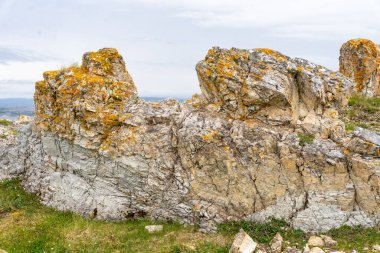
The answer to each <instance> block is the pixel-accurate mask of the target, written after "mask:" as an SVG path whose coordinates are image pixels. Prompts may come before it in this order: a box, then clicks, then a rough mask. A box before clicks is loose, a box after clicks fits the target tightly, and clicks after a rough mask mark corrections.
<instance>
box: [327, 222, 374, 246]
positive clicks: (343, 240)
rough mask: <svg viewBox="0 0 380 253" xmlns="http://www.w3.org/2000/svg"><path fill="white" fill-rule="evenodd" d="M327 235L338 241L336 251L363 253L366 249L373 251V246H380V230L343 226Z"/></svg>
mask: <svg viewBox="0 0 380 253" xmlns="http://www.w3.org/2000/svg"><path fill="white" fill-rule="evenodd" d="M327 234H328V235H329V236H331V237H332V238H334V239H335V240H336V241H338V245H337V246H336V249H341V250H346V251H349V250H350V249H356V250H357V251H359V252H363V251H364V250H363V249H364V248H369V249H372V246H373V245H375V244H380V229H379V228H365V227H361V226H356V227H349V226H343V227H340V228H337V229H332V230H330V231H329V232H328V233H327Z"/></svg>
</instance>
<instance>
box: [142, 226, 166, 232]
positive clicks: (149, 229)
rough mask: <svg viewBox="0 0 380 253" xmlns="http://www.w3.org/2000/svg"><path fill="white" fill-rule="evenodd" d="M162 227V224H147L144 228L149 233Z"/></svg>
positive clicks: (160, 229) (158, 230)
mask: <svg viewBox="0 0 380 253" xmlns="http://www.w3.org/2000/svg"><path fill="white" fill-rule="evenodd" d="M163 229H164V226H162V225H149V226H145V230H146V231H148V232H149V233H156V232H160V231H162V230H163Z"/></svg>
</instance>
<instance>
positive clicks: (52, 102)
mask: <svg viewBox="0 0 380 253" xmlns="http://www.w3.org/2000/svg"><path fill="white" fill-rule="evenodd" d="M43 77H44V80H43V81H39V82H37V83H36V89H35V95H34V100H35V123H36V125H37V127H38V128H40V129H44V130H50V131H52V132H59V133H61V134H65V136H66V137H70V135H71V134H72V127H73V125H75V124H74V123H78V122H80V123H82V125H83V126H89V124H93V125H98V130H99V131H100V132H103V133H106V132H107V131H108V130H109V129H110V128H111V127H112V126H114V125H117V124H118V119H119V113H122V112H123V110H124V108H125V107H128V106H130V104H133V103H135V102H136V101H137V99H138V96H137V90H136V87H135V85H134V83H133V80H132V77H131V76H130V75H129V73H128V71H127V70H126V68H125V63H124V61H123V58H122V56H121V55H120V54H119V53H118V52H117V50H116V49H112V48H104V49H101V50H99V51H97V52H88V53H85V54H84V56H83V62H82V66H81V67H78V66H70V67H65V68H62V69H60V70H56V71H47V72H45V73H44V74H43Z"/></svg>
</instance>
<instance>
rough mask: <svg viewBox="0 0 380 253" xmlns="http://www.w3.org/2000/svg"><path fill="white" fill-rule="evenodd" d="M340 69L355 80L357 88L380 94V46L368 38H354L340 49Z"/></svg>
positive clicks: (364, 92)
mask: <svg viewBox="0 0 380 253" xmlns="http://www.w3.org/2000/svg"><path fill="white" fill-rule="evenodd" d="M339 71H340V72H341V73H343V74H344V75H345V76H347V77H349V78H351V79H352V80H354V81H355V83H356V85H355V90H356V91H358V92H361V93H363V94H364V95H366V96H371V97H372V96H379V95H380V47H379V45H376V44H375V43H374V42H372V41H370V40H367V39H353V40H349V41H347V42H346V43H344V44H343V46H342V47H341V49H340V58H339Z"/></svg>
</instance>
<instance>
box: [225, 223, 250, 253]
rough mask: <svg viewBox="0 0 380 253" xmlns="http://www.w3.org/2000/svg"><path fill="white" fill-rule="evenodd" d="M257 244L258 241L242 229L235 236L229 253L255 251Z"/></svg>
mask: <svg viewBox="0 0 380 253" xmlns="http://www.w3.org/2000/svg"><path fill="white" fill-rule="evenodd" d="M256 246H257V243H256V242H254V241H253V240H252V238H251V237H250V236H249V235H248V234H247V233H246V232H244V230H243V229H240V231H239V233H238V234H236V236H235V239H234V242H233V243H232V246H231V248H230V250H229V253H253V252H254V251H255V249H256Z"/></svg>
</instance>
